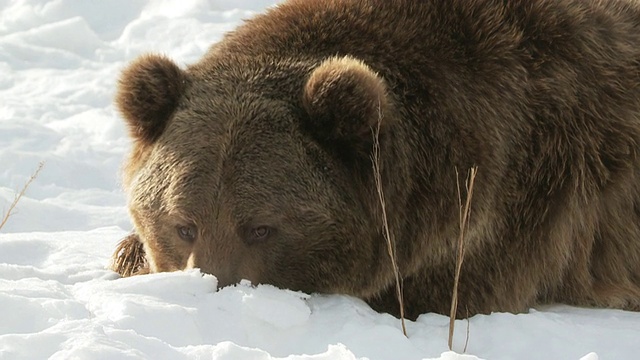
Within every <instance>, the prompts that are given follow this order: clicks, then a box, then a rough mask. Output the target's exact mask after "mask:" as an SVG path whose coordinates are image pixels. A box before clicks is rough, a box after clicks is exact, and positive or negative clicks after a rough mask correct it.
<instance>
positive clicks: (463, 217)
mask: <svg viewBox="0 0 640 360" xmlns="http://www.w3.org/2000/svg"><path fill="white" fill-rule="evenodd" d="M477 173H478V168H477V167H476V166H474V167H472V168H471V170H470V171H469V176H468V180H467V184H466V188H467V198H466V200H465V204H464V207H463V205H462V194H461V191H460V176H459V174H458V169H456V184H457V186H458V204H459V206H460V236H459V237H458V253H457V256H456V270H455V275H454V280H453V294H452V297H451V313H450V314H449V350H452V348H453V332H454V328H455V321H456V314H457V313H458V285H459V283H460V271H461V270H462V262H463V260H464V238H465V235H466V232H467V229H468V226H469V217H470V216H471V198H472V197H473V185H474V183H475V179H476V174H477ZM467 331H468V329H467ZM468 340H469V337H468V333H467V341H468ZM465 348H466V345H465Z"/></svg>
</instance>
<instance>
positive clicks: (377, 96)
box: [303, 56, 388, 144]
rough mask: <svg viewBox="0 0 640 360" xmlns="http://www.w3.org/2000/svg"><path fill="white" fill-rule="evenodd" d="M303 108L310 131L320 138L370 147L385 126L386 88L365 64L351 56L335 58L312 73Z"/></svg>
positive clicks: (323, 63)
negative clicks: (374, 131)
mask: <svg viewBox="0 0 640 360" xmlns="http://www.w3.org/2000/svg"><path fill="white" fill-rule="evenodd" d="M303 105H304V108H305V110H306V111H307V113H308V114H309V116H310V118H311V119H310V124H309V125H310V127H311V129H312V130H313V131H314V132H315V133H316V134H317V135H319V136H320V137H322V138H324V139H327V140H346V141H347V142H348V143H351V144H353V143H354V141H356V142H358V141H359V140H360V141H362V140H364V142H365V143H369V142H370V141H371V139H372V132H371V130H372V129H373V128H374V127H376V126H378V121H381V122H382V123H381V124H380V125H381V126H383V127H384V125H385V120H384V119H383V118H382V116H383V114H384V113H385V109H386V107H387V105H388V97H387V86H386V84H385V82H384V80H383V79H382V78H380V77H379V76H378V75H377V74H376V73H375V72H374V71H373V70H371V68H369V67H368V66H367V65H366V64H364V63H363V62H361V61H359V60H357V59H354V58H353V57H350V56H345V57H332V58H329V59H327V60H325V61H323V62H322V63H321V64H320V65H319V66H318V67H317V68H316V69H315V70H313V72H312V73H311V76H310V77H309V79H308V80H307V83H306V86H305V88H304V94H303Z"/></svg>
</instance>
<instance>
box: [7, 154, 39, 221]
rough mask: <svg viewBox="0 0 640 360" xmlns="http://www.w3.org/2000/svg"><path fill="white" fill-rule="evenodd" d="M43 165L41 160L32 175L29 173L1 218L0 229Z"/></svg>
mask: <svg viewBox="0 0 640 360" xmlns="http://www.w3.org/2000/svg"><path fill="white" fill-rule="evenodd" d="M43 166H44V161H41V162H40V163H39V164H38V168H37V169H36V171H35V172H34V173H33V175H31V177H30V178H29V180H27V182H26V183H25V184H24V186H23V187H22V190H20V192H19V193H18V194H17V195H16V197H15V198H14V199H13V202H12V203H11V205H9V210H7V213H6V214H5V215H4V217H3V218H2V222H1V223H0V229H2V227H3V226H4V224H6V223H7V221H8V220H9V216H11V212H12V211H13V209H15V207H16V205H18V201H20V198H21V197H22V195H24V193H25V192H26V191H27V188H28V187H29V185H31V183H32V182H33V180H35V178H36V177H38V174H39V173H40V170H42V167H43Z"/></svg>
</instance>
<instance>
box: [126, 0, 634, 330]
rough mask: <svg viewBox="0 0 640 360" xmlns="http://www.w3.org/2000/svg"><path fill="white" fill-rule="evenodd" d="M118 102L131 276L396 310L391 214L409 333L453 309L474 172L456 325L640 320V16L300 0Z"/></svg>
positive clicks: (559, 3) (154, 70)
mask: <svg viewBox="0 0 640 360" xmlns="http://www.w3.org/2000/svg"><path fill="white" fill-rule="evenodd" d="M116 104H117V107H118V108H119V110H120V112H121V114H122V116H123V118H124V120H125V121H126V124H127V125H128V129H129V134H130V136H131V138H132V140H133V148H132V150H131V154H130V156H129V158H128V161H127V162H126V164H125V167H124V181H123V182H124V187H125V191H126V193H127V195H128V207H129V211H130V214H131V218H132V222H133V224H134V226H135V232H134V233H133V234H132V235H131V236H130V237H128V238H127V239H126V240H125V242H124V243H122V245H121V248H120V249H118V250H119V251H118V252H117V253H116V257H121V259H120V263H119V264H118V265H117V266H116V268H117V270H118V271H119V272H120V273H122V274H123V275H129V274H130V273H131V272H133V273H144V272H161V271H175V270H182V269H187V268H200V269H201V270H202V271H203V272H206V273H210V274H214V275H215V276H216V277H217V279H218V284H219V286H220V287H222V286H226V285H229V284H234V283H237V282H238V281H240V280H241V279H248V280H250V281H251V282H252V283H254V284H259V283H269V284H273V285H275V286H278V287H282V288H288V289H294V290H299V291H304V292H309V293H311V292H319V293H339V294H348V295H352V296H355V297H359V298H362V299H364V300H366V301H367V302H368V303H369V304H371V306H372V307H373V308H374V309H376V310H379V311H385V312H389V313H392V314H395V315H397V314H398V300H397V297H396V293H395V277H394V271H393V266H392V261H391V258H390V256H389V254H388V249H387V241H386V236H385V226H383V224H385V220H386V224H387V227H386V229H388V230H389V234H390V240H391V241H392V244H393V247H392V249H394V251H395V258H396V260H397V266H398V269H399V277H400V280H401V283H402V285H403V294H404V308H405V309H406V315H407V317H409V318H415V317H417V316H418V315H419V314H421V313H425V312H437V313H448V312H449V309H450V306H451V299H452V290H453V283H454V273H455V268H456V254H457V251H458V237H459V235H460V234H459V232H460V210H461V208H460V198H462V199H463V200H464V199H465V198H466V196H467V195H471V194H467V190H466V189H465V187H464V182H465V174H466V173H467V171H468V170H469V169H470V168H472V167H477V169H478V172H477V176H476V178H475V183H474V184H475V185H474V186H475V188H474V191H473V194H472V195H473V196H472V202H471V212H470V218H469V223H468V230H467V231H466V235H465V237H464V248H465V250H464V262H463V264H462V269H461V274H460V280H459V284H458V294H459V295H458V296H459V299H458V302H459V306H458V309H459V311H458V314H457V316H470V315H474V314H477V313H490V312H494V311H501V312H514V313H515V312H523V311H527V310H528V309H529V308H530V307H534V306H537V305H540V304H545V303H556V302H560V303H566V304H572V305H577V306H596V307H611V308H619V309H627V310H640V4H639V3H638V2H637V1H633V0H598V1H596V0H527V1H516V0H477V1H468V0H435V1H414V0H318V1H308V0H290V1H285V2H283V3H282V4H280V5H278V6H276V7H274V8H271V9H269V10H268V11H266V13H264V14H262V15H258V16H256V17H255V18H253V19H251V20H248V21H247V22H246V23H244V24H243V25H241V26H240V27H238V28H237V29H236V30H234V31H232V32H230V33H228V34H227V35H226V36H225V37H224V38H223V39H222V40H221V41H220V42H219V43H217V44H215V45H213V46H212V47H211V48H210V49H209V51H208V52H207V53H206V54H205V55H204V57H203V58H202V59H201V60H200V61H198V62H197V63H195V64H193V65H190V66H187V67H186V68H181V67H179V66H177V65H176V64H175V63H174V62H172V61H171V60H169V59H167V58H166V57H164V56H160V55H145V56H142V57H140V58H138V59H137V60H135V61H134V62H133V63H132V64H130V65H129V66H128V67H127V68H126V69H125V70H124V71H123V73H122V76H121V78H120V81H119V85H118V90H117V95H116ZM376 148H377V151H378V154H379V157H378V158H376V157H374V149H376ZM374 168H375V169H376V171H374ZM457 174H460V175H459V176H458V175H457ZM377 177H378V178H379V180H380V187H379V188H378V187H377V185H376V178H377ZM458 183H460V184H461V185H457V184H458ZM379 190H381V191H379ZM459 191H461V194H459ZM381 194H383V196H384V200H385V201H384V207H383V204H382V202H381V201H380V197H379V195H381ZM383 210H384V211H383ZM135 251H137V252H138V257H136V256H135V255H134V256H131V254H132V253H133V252H135ZM143 254H146V257H145V259H144V261H146V263H143V262H142V261H141V259H140V257H141V256H142V255H143ZM123 256H124V258H122V257H123ZM127 256H128V257H127Z"/></svg>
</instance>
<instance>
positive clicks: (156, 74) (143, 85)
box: [115, 55, 185, 143]
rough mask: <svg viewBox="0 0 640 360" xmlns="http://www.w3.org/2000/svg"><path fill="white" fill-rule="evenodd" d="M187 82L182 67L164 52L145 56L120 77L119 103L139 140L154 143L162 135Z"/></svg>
mask: <svg viewBox="0 0 640 360" xmlns="http://www.w3.org/2000/svg"><path fill="white" fill-rule="evenodd" d="M184 84H185V76H184V73H183V72H182V70H180V68H179V67H178V65H176V64H175V63H174V62H173V61H171V60H169V59H167V58H166V57H164V56H160V55H143V56H141V57H139V58H138V59H136V60H135V61H133V62H132V63H131V64H130V65H129V66H128V67H127V68H126V69H124V71H123V72H122V75H121V76H120V80H119V82H118V91H117V94H116V98H115V102H116V106H117V107H118V109H119V110H120V112H121V113H122V116H123V117H124V118H125V120H126V122H127V124H128V125H129V134H130V135H131V137H132V138H134V139H135V140H137V141H142V142H145V143H151V142H153V141H154V140H156V139H157V138H158V136H160V134H162V131H163V130H164V128H165V125H166V123H167V120H168V119H169V117H170V116H171V114H173V111H174V110H175V109H176V107H177V105H178V100H179V99H180V95H181V94H182V91H183V88H184Z"/></svg>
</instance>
